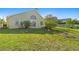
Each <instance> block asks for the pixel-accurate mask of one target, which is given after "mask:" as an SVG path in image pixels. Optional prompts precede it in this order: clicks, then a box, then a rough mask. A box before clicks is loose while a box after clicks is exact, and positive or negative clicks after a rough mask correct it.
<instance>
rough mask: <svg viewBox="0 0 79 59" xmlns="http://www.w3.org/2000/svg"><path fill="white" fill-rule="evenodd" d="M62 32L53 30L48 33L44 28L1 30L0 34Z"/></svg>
mask: <svg viewBox="0 0 79 59" xmlns="http://www.w3.org/2000/svg"><path fill="white" fill-rule="evenodd" d="M61 32H62V31H58V30H52V31H48V30H47V29H44V28H37V29H35V28H30V29H0V34H53V33H61Z"/></svg>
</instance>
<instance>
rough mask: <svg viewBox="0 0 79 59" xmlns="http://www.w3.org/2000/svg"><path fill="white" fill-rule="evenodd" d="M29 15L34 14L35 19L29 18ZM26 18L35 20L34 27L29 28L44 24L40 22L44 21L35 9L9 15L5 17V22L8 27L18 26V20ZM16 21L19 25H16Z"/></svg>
mask: <svg viewBox="0 0 79 59" xmlns="http://www.w3.org/2000/svg"><path fill="white" fill-rule="evenodd" d="M31 15H35V16H36V19H31V18H30V17H31ZM27 20H28V21H31V22H33V21H35V22H36V27H33V26H30V27H31V28H41V27H43V26H44V25H41V24H40V22H41V21H42V22H44V19H43V18H42V17H41V16H40V15H39V14H38V13H37V12H36V11H30V12H27V13H26V12H25V13H21V14H17V15H14V16H9V17H7V24H8V27H9V28H20V22H22V21H27ZM16 22H18V23H19V25H16Z"/></svg>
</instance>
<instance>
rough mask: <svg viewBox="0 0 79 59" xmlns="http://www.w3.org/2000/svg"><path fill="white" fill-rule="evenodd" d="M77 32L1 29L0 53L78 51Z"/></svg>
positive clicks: (69, 30) (71, 30) (57, 28)
mask: <svg viewBox="0 0 79 59" xmlns="http://www.w3.org/2000/svg"><path fill="white" fill-rule="evenodd" d="M78 50H79V30H78V29H69V28H62V27H56V28H54V30H53V31H50V32H48V31H47V30H45V29H1V30H0V51H78Z"/></svg>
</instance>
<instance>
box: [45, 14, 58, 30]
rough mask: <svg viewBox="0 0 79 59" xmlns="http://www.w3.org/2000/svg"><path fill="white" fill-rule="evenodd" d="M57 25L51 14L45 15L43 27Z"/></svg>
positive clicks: (50, 27) (49, 27) (48, 27)
mask: <svg viewBox="0 0 79 59" xmlns="http://www.w3.org/2000/svg"><path fill="white" fill-rule="evenodd" d="M56 26H57V18H56V17H53V16H52V15H48V16H46V17H45V27H46V28H47V29H50V30H51V29H52V28H54V27H56Z"/></svg>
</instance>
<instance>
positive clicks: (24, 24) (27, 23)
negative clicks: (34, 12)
mask: <svg viewBox="0 0 79 59" xmlns="http://www.w3.org/2000/svg"><path fill="white" fill-rule="evenodd" d="M30 24H31V23H30V21H23V22H21V26H22V27H24V28H29V26H30Z"/></svg>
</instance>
